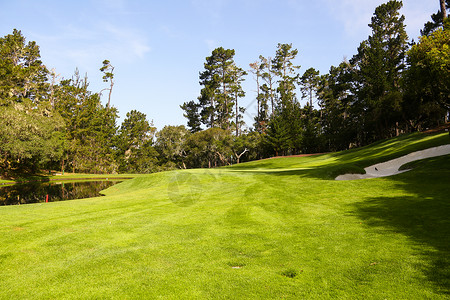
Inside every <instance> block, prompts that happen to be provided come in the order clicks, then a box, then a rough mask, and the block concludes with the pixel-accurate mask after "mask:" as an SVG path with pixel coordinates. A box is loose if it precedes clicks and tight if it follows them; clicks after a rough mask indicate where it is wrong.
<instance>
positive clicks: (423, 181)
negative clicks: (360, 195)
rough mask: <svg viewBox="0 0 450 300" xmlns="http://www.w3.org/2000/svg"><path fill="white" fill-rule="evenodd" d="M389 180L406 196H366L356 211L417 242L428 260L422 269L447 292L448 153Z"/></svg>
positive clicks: (449, 225)
mask: <svg viewBox="0 0 450 300" xmlns="http://www.w3.org/2000/svg"><path fill="white" fill-rule="evenodd" d="M391 180H394V181H395V182H396V184H397V185H398V187H399V188H400V189H403V190H405V191H406V192H407V194H408V195H409V196H402V197H373V198H370V199H366V200H364V201H363V202H360V203H357V204H356V205H355V211H356V213H357V214H358V215H359V217H360V218H361V219H363V220H365V223H366V224H368V225H369V226H373V227H382V228H384V229H388V230H392V231H395V232H398V233H401V234H404V235H406V236H408V237H409V238H410V239H411V240H412V241H413V242H414V243H417V244H418V245H419V246H418V247H417V249H421V250H418V251H421V253H420V255H421V256H422V257H423V258H425V260H427V261H428V262H429V264H428V265H427V266H424V268H425V269H423V270H422V271H423V273H424V274H425V275H426V276H427V277H428V279H429V280H430V281H431V282H432V283H433V284H434V286H435V288H436V291H437V292H438V293H442V294H445V295H450V155H447V156H445V157H440V158H433V159H429V160H424V161H423V162H422V164H421V165H419V166H418V167H417V169H416V170H414V171H412V172H410V173H405V174H402V175H399V176H395V177H391ZM420 245H422V246H420ZM430 248H431V249H432V250H430Z"/></svg>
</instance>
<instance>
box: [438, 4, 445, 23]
mask: <svg viewBox="0 0 450 300" xmlns="http://www.w3.org/2000/svg"><path fill="white" fill-rule="evenodd" d="M439 1H440V3H441V12H442V15H443V21H445V19H446V18H447V7H446V6H445V0H439Z"/></svg>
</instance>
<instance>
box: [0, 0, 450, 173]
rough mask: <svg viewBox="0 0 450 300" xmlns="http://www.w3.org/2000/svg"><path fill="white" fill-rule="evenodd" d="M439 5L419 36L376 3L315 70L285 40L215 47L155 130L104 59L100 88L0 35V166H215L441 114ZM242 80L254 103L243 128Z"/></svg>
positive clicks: (17, 38)
mask: <svg viewBox="0 0 450 300" xmlns="http://www.w3.org/2000/svg"><path fill="white" fill-rule="evenodd" d="M440 4H441V9H440V10H439V11H438V12H437V13H436V14H434V15H432V16H431V19H432V21H430V22H428V23H426V24H425V25H424V28H423V30H422V31H421V37H420V38H419V40H418V41H417V42H410V40H409V38H408V36H407V34H406V31H405V25H404V21H405V18H404V16H402V15H400V13H399V11H400V9H401V8H402V2H401V1H395V0H394V1H389V2H387V3H385V4H382V5H380V6H379V7H377V8H376V10H375V12H374V14H373V17H372V20H371V22H370V24H369V26H370V28H371V34H370V36H369V37H368V38H367V40H364V41H362V42H361V43H360V45H359V47H358V49H357V50H356V52H357V53H356V54H355V55H354V56H353V57H352V58H351V59H349V60H345V61H342V62H341V63H340V64H339V65H337V66H332V67H331V68H330V70H329V72H328V73H327V74H323V75H321V74H319V72H318V71H317V70H315V69H314V68H309V69H307V70H306V71H304V72H300V66H298V65H295V59H296V57H297V55H298V50H297V49H295V48H294V47H293V46H292V44H278V45H277V47H276V49H275V51H274V55H273V57H263V56H259V57H258V56H257V55H258V54H255V58H256V57H258V58H257V59H256V60H255V61H254V62H251V63H249V66H248V68H242V67H240V66H237V65H236V63H235V61H234V55H235V50H233V49H224V48H222V47H219V48H217V49H215V50H214V51H212V53H211V56H208V57H206V61H205V63H204V70H202V71H200V75H199V80H200V85H201V89H200V93H199V97H198V98H197V99H194V100H190V101H187V102H185V103H183V104H182V105H181V108H182V109H183V111H184V116H185V117H186V119H187V127H185V126H183V125H181V126H171V125H167V126H165V127H164V128H162V129H161V130H160V131H157V130H156V128H155V127H154V126H153V124H152V123H151V122H149V121H148V119H147V116H146V115H145V114H144V113H142V112H139V111H136V110H132V111H130V112H128V113H127V114H126V117H125V118H124V120H123V122H122V123H121V124H120V125H118V124H117V120H118V110H117V108H115V107H114V106H112V105H111V101H110V100H111V95H112V94H113V87H114V83H115V81H114V80H115V79H114V66H113V65H112V64H111V62H110V61H108V60H105V61H103V65H102V67H101V68H100V69H99V71H100V72H102V74H103V80H104V82H105V83H106V84H107V85H108V88H105V89H104V90H102V91H98V92H93V91H91V90H90V89H89V81H88V78H87V76H82V75H81V74H80V73H79V71H78V69H76V70H75V72H74V74H73V76H72V77H71V78H70V79H64V78H62V79H60V78H58V76H57V75H56V72H55V71H54V70H51V71H50V70H48V69H47V68H46V67H45V65H44V64H43V62H42V61H41V60H40V53H39V46H38V45H37V44H36V43H35V42H28V43H27V42H26V39H25V37H24V36H23V35H22V33H21V31H19V30H16V29H15V30H13V32H12V33H11V34H8V35H6V36H5V37H3V38H0V58H1V60H0V175H1V176H2V177H5V178H14V177H16V176H20V175H23V174H40V173H42V172H44V171H45V172H48V171H50V170H53V171H60V172H83V173H117V172H119V173H151V172H156V171H161V170H169V169H174V168H198V167H216V166H223V165H228V164H234V163H239V162H242V161H249V160H254V159H260V158H265V157H270V156H274V155H291V154H302V153H318V152H330V151H337V150H344V149H349V148H352V147H358V146H362V145H366V144H369V143H372V142H374V141H377V140H381V139H385V138H389V137H392V136H396V135H399V134H402V133H409V132H414V131H421V130H424V129H426V128H430V127H434V126H437V125H439V124H442V123H445V122H448V117H449V111H450V72H449V70H450V19H449V17H448V16H447V8H448V7H450V0H446V1H444V0H441V1H440ZM246 69H247V70H246ZM248 78H252V79H253V80H254V83H255V87H256V91H257V92H256V99H255V101H256V103H257V113H256V116H255V118H254V123H253V124H247V127H245V126H243V125H244V121H243V120H244V118H243V114H244V113H245V109H244V108H243V107H241V106H240V99H241V98H242V97H244V96H245V93H246V92H245V91H244V90H243V88H242V82H243V81H244V80H246V79H248ZM103 94H104V95H103ZM102 95H103V96H104V97H108V101H107V104H106V105H103V104H102V102H101V97H102ZM300 98H302V99H307V100H308V104H307V105H305V106H304V107H301V105H300V102H299V99H300ZM241 105H242V104H241ZM248 127H249V128H250V129H248ZM244 128H245V129H244Z"/></svg>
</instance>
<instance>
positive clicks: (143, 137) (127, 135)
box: [117, 110, 158, 173]
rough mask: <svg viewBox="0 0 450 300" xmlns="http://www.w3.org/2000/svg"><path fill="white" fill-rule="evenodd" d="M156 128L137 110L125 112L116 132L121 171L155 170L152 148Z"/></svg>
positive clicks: (139, 171) (154, 153) (154, 154)
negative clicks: (124, 116)
mask: <svg viewBox="0 0 450 300" xmlns="http://www.w3.org/2000/svg"><path fill="white" fill-rule="evenodd" d="M155 131H156V128H155V127H153V126H152V125H151V124H150V123H149V122H148V120H147V116H146V115H145V114H144V113H142V112H140V111H137V110H132V111H130V112H128V113H127V115H126V118H125V119H124V120H123V122H122V124H121V125H120V129H119V132H118V141H117V146H118V151H119V154H118V157H119V162H120V168H119V170H120V171H121V172H138V173H147V172H152V171H154V170H155V163H156V157H157V155H158V153H157V151H156V150H154V149H153V150H152V148H153V146H152V143H153V137H154V134H155Z"/></svg>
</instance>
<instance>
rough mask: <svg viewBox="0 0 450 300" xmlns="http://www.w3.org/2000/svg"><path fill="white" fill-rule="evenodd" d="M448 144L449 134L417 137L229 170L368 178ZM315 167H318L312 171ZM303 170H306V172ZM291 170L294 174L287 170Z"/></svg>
mask: <svg viewBox="0 0 450 300" xmlns="http://www.w3.org/2000/svg"><path fill="white" fill-rule="evenodd" d="M445 144H450V138H449V135H448V134H438V135H433V136H431V135H426V134H423V133H414V134H407V135H403V136H399V137H396V138H392V139H388V140H384V141H380V142H377V143H374V144H371V145H369V146H365V147H361V148H357V149H351V150H347V151H341V152H337V153H329V154H323V155H317V156H313V157H281V158H273V159H265V160H259V161H253V162H249V163H243V164H239V165H234V166H230V167H226V168H225V169H228V170H232V171H246V172H248V171H252V170H255V168H256V169H257V170H258V172H259V173H261V172H266V173H270V174H274V175H295V174H296V173H298V175H303V176H307V177H310V178H316V179H323V180H330V179H331V180H334V179H335V178H336V177H337V176H339V175H342V174H347V173H352V174H365V171H364V168H365V167H368V166H370V165H373V164H377V163H381V162H385V161H388V160H391V159H394V158H398V157H400V156H403V155H406V154H409V153H411V152H415V151H419V150H424V149H428V148H431V147H437V146H440V145H445ZM311 164H313V165H314V166H313V167H311ZM303 166H306V168H302V167H303ZM290 168H291V169H292V171H291V170H286V169H290ZM277 169H278V170H277ZM283 169H284V170H283ZM307 169H309V170H307ZM304 170H307V171H304Z"/></svg>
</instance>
